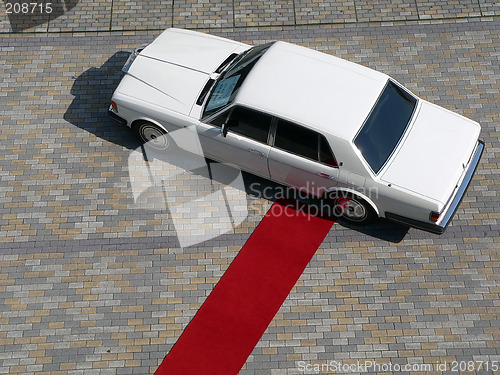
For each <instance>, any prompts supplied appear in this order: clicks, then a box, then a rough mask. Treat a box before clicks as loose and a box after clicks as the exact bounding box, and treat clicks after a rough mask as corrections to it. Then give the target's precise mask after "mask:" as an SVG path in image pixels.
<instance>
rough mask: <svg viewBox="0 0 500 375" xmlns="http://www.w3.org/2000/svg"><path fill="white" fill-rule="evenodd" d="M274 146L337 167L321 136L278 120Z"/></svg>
mask: <svg viewBox="0 0 500 375" xmlns="http://www.w3.org/2000/svg"><path fill="white" fill-rule="evenodd" d="M274 146H275V147H278V148H280V149H282V150H285V151H289V152H291V153H294V154H296V155H299V156H303V157H305V158H308V159H311V160H314V161H318V162H320V163H323V164H326V165H328V166H330V167H337V166H338V165H337V162H336V160H335V157H334V156H333V153H332V150H331V148H330V146H329V144H328V141H327V140H326V138H325V137H324V136H323V135H321V134H319V133H318V132H315V131H314V130H311V129H307V128H305V127H303V126H300V125H296V124H294V123H292V122H289V121H285V120H281V119H280V120H278V124H277V128H276V136H275V140H274Z"/></svg>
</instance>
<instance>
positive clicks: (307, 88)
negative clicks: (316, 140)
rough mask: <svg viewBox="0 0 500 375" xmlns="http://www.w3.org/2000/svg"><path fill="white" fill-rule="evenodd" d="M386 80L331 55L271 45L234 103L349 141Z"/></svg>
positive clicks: (375, 73) (287, 46) (284, 43)
mask: <svg viewBox="0 0 500 375" xmlns="http://www.w3.org/2000/svg"><path fill="white" fill-rule="evenodd" d="M388 79H389V77H388V76H387V75H385V74H383V73H379V72H377V71H375V70H372V69H370V68H367V67H364V66H362V65H358V64H356V63H352V62H349V61H346V60H343V59H340V58H337V57H335V56H332V55H328V54H325V53H322V52H319V51H315V50H312V49H309V48H305V47H301V46H297V45H294V44H290V43H286V42H275V43H274V44H273V45H272V46H271V47H270V48H269V49H268V50H267V51H266V52H265V53H264V54H263V56H262V57H261V58H260V59H259V61H258V62H257V63H256V64H255V66H254V67H253V68H252V70H251V71H250V73H249V74H248V76H247V77H246V79H245V81H244V82H243V84H242V86H241V87H240V89H239V91H238V94H237V97H236V100H235V101H236V103H239V104H241V105H245V106H248V107H252V108H255V109H258V110H261V111H264V112H268V113H271V114H273V115H275V116H278V117H281V118H284V119H287V120H290V121H294V122H297V123H301V124H304V125H307V126H308V127H310V128H313V129H315V130H318V131H321V132H323V133H327V134H332V135H334V136H337V137H340V138H343V139H346V140H349V141H351V140H352V139H353V138H354V136H355V135H356V134H357V132H358V130H359V128H360V127H361V125H362V124H363V122H364V121H365V119H366V118H367V117H368V115H369V113H370V111H371V109H372V107H373V105H374V104H375V102H376V100H377V99H378V97H379V95H380V93H381V92H382V90H383V88H384V87H385V85H386V83H387V80H388Z"/></svg>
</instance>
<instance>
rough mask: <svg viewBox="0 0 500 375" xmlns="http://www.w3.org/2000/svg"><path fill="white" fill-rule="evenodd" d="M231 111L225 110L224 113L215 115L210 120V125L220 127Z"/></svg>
mask: <svg viewBox="0 0 500 375" xmlns="http://www.w3.org/2000/svg"><path fill="white" fill-rule="evenodd" d="M230 111H231V110H229V111H224V112H223V113H222V114H220V115H219V116H217V117H214V118H213V119H212V120H210V121H209V124H210V125H213V126H217V127H218V128H221V127H222V124H224V123H225V122H226V120H227V116H228V115H229V112H230Z"/></svg>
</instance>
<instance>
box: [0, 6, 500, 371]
mask: <svg viewBox="0 0 500 375" xmlns="http://www.w3.org/2000/svg"><path fill="white" fill-rule="evenodd" d="M264 4H265V5H264ZM499 15H500V4H499V3H498V2H496V1H493V0H490V1H486V0H479V1H475V0H474V1H473V0H469V1H456V2H448V1H440V0H438V1H432V2H431V1H420V0H417V1H416V2H403V1H398V0H392V1H388V0H382V1H374V2H371V1H361V0H356V1H349V0H346V1H318V0H295V1H292V0H277V1H271V2H265V3H263V2H254V1H234V2H229V1H225V0H218V1H215V2H201V1H199V2H196V1H192V0H185V1H177V0H175V1H172V0H170V1H164V2H162V3H161V4H160V5H156V4H155V5H153V3H151V2H145V1H144V2H138V1H127V2H117V1H114V2H113V1H111V0H99V1H90V0H81V1H75V0H73V1H70V0H66V1H65V2H64V3H61V4H58V3H54V14H52V15H47V16H43V17H41V18H40V19H37V18H36V17H34V18H27V17H25V18H22V17H21V16H18V17H17V18H15V17H14V18H12V17H11V18H9V17H8V16H7V15H6V14H4V13H3V12H2V15H0V31H3V32H4V34H2V35H0V51H1V54H0V78H1V80H0V87H1V90H0V301H1V303H0V373H5V374H33V373H37V374H38V373H39V374H85V375H87V374H148V373H152V372H153V371H154V370H155V369H156V367H157V366H158V364H159V363H160V361H161V359H162V358H163V357H164V355H165V353H166V352H168V350H169V349H170V348H171V346H172V345H173V343H174V342H175V341H176V339H177V337H178V336H179V335H180V334H181V332H182V331H183V329H184V327H185V326H186V324H187V323H188V322H189V321H190V319H191V318H192V317H193V315H194V314H195V313H196V311H197V309H198V308H199V307H200V305H201V304H202V303H203V301H204V300H205V298H206V297H207V296H208V294H209V293H210V291H211V290H212V289H213V287H214V285H215V284H216V283H217V281H218V280H219V278H220V277H221V276H222V274H223V273H224V271H225V270H226V268H227V267H228V265H229V264H230V263H231V261H232V259H233V258H234V257H235V256H236V254H237V253H238V251H239V249H240V248H241V246H242V245H243V244H244V243H245V241H246V239H247V238H248V237H249V235H250V234H251V233H252V231H253V229H254V228H255V226H256V225H257V224H258V222H259V221H260V219H261V218H262V216H263V215H264V213H265V212H266V210H267V208H268V207H269V206H270V204H271V203H272V202H271V201H269V200H267V199H265V197H260V196H258V194H257V193H256V190H255V189H249V194H247V204H248V212H249V215H248V217H247V219H246V220H245V221H244V222H243V223H242V224H241V225H240V226H238V227H237V228H236V229H235V230H234V231H233V232H231V233H227V234H224V235H221V236H218V237H216V238H214V239H211V240H207V241H205V242H203V243H200V244H198V245H195V246H191V247H188V248H181V247H180V246H179V242H178V240H177V238H176V236H175V231H174V224H173V221H172V218H171V216H170V215H169V213H168V211H167V210H163V211H162V210H151V209H144V208H143V207H142V206H140V205H137V204H135V203H134V199H133V196H132V191H131V186H130V181H129V170H128V164H127V161H128V158H129V157H130V155H131V153H132V152H133V150H134V149H135V148H136V147H137V146H138V143H137V141H136V140H135V139H134V137H133V136H132V134H131V132H130V131H129V130H128V129H126V128H123V127H121V126H119V125H117V124H115V123H114V122H112V121H111V120H109V119H107V118H106V117H105V113H106V110H107V103H108V100H109V98H110V96H111V93H112V91H113V89H114V88H115V87H116V85H117V83H118V81H119V79H120V77H121V73H120V68H121V66H122V64H123V63H124V61H125V59H126V58H127V56H128V53H129V52H130V51H131V50H132V49H133V48H134V47H136V46H137V45H140V44H142V43H145V42H149V41H151V40H152V39H153V38H154V37H155V36H156V35H158V33H159V31H160V30H162V29H164V28H166V27H168V26H171V25H175V26H178V27H189V28H211V30H204V31H210V32H211V33H214V34H217V35H221V36H225V37H229V38H233V39H236V40H240V41H243V42H247V43H253V44H257V43H263V42H265V41H269V40H274V39H281V40H287V41H291V42H294V43H298V44H301V45H304V46H307V47H311V48H315V49H318V50H321V51H324V52H326V53H330V54H334V55H336V56H340V57H343V58H346V59H349V60H351V61H355V62H358V63H361V64H363V65H366V66H369V67H372V68H375V69H378V70H380V71H382V72H385V73H388V74H390V75H392V76H393V77H394V78H396V79H397V80H398V81H399V82H401V83H403V84H405V85H406V86H407V87H409V88H410V89H411V90H413V91H414V92H415V93H416V94H418V95H420V96H421V97H423V98H426V99H428V100H430V101H432V102H435V103H437V104H439V105H442V106H444V107H447V108H449V109H452V110H455V111H456V112H458V113H461V114H463V115H465V116H467V117H470V118H472V119H474V120H476V121H479V122H480V123H481V124H482V132H481V138H482V139H484V140H485V143H486V151H485V153H484V155H483V159H482V162H481V164H480V166H479V169H478V171H477V173H476V176H475V177H474V180H473V182H472V184H471V186H470V188H469V190H468V193H467V196H466V197H465V199H464V201H463V202H462V204H461V206H460V208H459V210H458V212H457V215H456V216H455V219H454V220H453V223H452V226H450V227H449V228H448V230H447V231H446V233H445V234H444V235H442V236H436V235H432V234H429V233H425V232H421V231H417V230H414V229H410V230H407V229H405V228H402V227H398V226H395V225H393V224H391V223H387V222H382V221H381V222H379V223H377V224H374V225H372V226H369V227H367V228H361V229H360V228H350V227H348V226H346V225H345V224H335V225H334V226H333V228H332V230H331V231H330V233H329V235H328V236H327V238H326V239H325V241H324V243H323V244H322V245H321V247H320V248H319V249H318V251H317V253H316V255H315V256H314V258H313V260H312V261H311V263H310V264H309V266H308V267H307V268H306V270H305V272H304V274H303V275H302V277H301V278H300V280H299V281H298V282H297V284H296V286H295V287H294V288H293V290H292V293H291V294H290V296H289V298H288V299H287V300H286V301H285V303H284V304H283V306H282V307H281V309H280V311H279V312H278V314H277V315H276V317H275V319H274V320H273V322H272V323H271V325H270V326H269V328H268V330H267V331H266V333H265V334H264V336H263V337H262V339H261V340H260V342H259V344H258V345H257V347H256V348H255V350H254V352H253V353H252V355H251V356H250V357H249V359H248V362H247V364H246V365H245V367H244V369H243V370H242V371H241V374H248V375H250V374H268V375H281V374H297V373H304V372H303V371H301V369H302V370H303V369H304V368H305V367H306V366H312V365H320V366H321V365H323V370H322V372H321V373H333V368H332V367H325V364H328V363H329V364H331V365H332V363H330V361H338V363H340V362H342V363H343V364H355V363H357V362H358V361H360V363H362V364H363V363H365V361H370V360H371V361H376V363H377V364H379V365H380V364H392V365H393V366H395V365H403V364H407V363H409V364H416V365H418V364H430V365H432V366H434V367H433V371H432V373H442V372H441V371H438V369H437V367H436V364H441V365H442V364H444V363H445V362H446V364H447V370H448V373H450V374H451V373H456V372H450V371H449V370H451V368H450V364H451V363H452V361H459V362H458V364H459V365H461V366H462V367H463V366H464V365H467V366H469V367H466V369H469V370H471V367H470V365H471V364H469V363H466V362H460V361H477V362H475V366H476V369H477V368H478V366H479V364H480V362H479V361H485V363H484V365H483V366H489V368H488V371H485V372H484V373H485V374H491V373H493V372H494V371H493V370H492V368H494V367H495V363H496V364H497V365H498V363H499V362H498V361H500V327H499V325H500V323H499V322H500V320H499V313H500V306H499V305H500V302H499V292H500V285H499V269H500V264H499V243H500V236H499V228H500V227H499V225H498V222H499V219H500V199H499V193H498V191H499V184H500V173H499V152H500V115H499V113H500V110H499V109H500V104H499V103H500V64H499V59H500V38H499V36H500V35H499V34H500V22H499V20H500V18H499V17H498V16H499ZM56 16H58V17H56ZM12 25H13V26H12ZM13 29H15V30H14V31H19V32H20V33H10V31H13ZM110 30H111V31H110ZM70 32H75V33H70ZM361 89H362V88H360V90H361ZM423 151H426V152H432V150H423ZM244 179H245V183H246V186H247V188H249V187H250V184H251V183H258V184H260V185H261V187H262V190H261V191H264V190H263V187H265V186H270V187H274V188H276V189H277V187H276V186H274V185H273V184H271V183H267V182H265V181H262V180H259V179H257V178H256V177H252V176H250V175H244ZM250 190H251V191H250ZM488 361H489V362H488ZM494 361H497V362H494ZM200 366H202V364H200ZM384 369H385V368H380V367H379V368H378V369H377V368H368V369H367V371H366V372H368V373H376V372H384V371H383V370H384ZM413 370H414V371H409V369H406V371H396V370H395V371H386V372H384V373H394V374H396V373H397V374H400V373H412V374H413V373H415V374H416V373H429V372H428V371H427V372H426V371H424V370H423V369H422V368H420V371H419V370H418V368H417V367H415V368H414V369H413ZM338 372H339V371H337V373H338ZM340 372H342V371H340ZM345 372H346V371H344V373H345ZM464 373H471V374H472V373H476V371H475V370H473V371H468V372H467V371H466V372H464ZM497 373H498V372H497ZM200 374H203V368H200Z"/></svg>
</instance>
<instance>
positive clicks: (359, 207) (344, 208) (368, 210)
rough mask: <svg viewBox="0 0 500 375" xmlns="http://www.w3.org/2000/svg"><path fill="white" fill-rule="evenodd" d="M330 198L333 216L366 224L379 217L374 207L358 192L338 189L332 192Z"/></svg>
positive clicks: (350, 221)
mask: <svg viewBox="0 0 500 375" xmlns="http://www.w3.org/2000/svg"><path fill="white" fill-rule="evenodd" d="M328 198H329V202H330V207H331V213H332V214H333V216H335V217H340V218H342V219H343V220H345V221H347V222H349V223H351V224H355V225H366V224H369V223H371V222H373V221H374V220H375V219H376V218H377V213H376V212H375V210H374V209H373V207H372V206H371V205H370V204H369V203H368V202H367V201H365V200H364V199H363V198H361V197H359V196H358V195H356V194H353V193H347V192H341V191H336V192H333V193H330V194H329V196H328Z"/></svg>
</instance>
